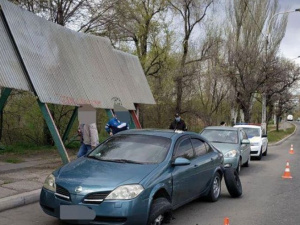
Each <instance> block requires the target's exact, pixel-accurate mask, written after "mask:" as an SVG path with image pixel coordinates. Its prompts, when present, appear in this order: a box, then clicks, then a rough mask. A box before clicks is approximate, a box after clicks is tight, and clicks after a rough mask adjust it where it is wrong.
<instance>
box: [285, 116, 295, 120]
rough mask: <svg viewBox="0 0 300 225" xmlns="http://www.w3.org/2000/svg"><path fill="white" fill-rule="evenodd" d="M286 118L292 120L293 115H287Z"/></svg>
mask: <svg viewBox="0 0 300 225" xmlns="http://www.w3.org/2000/svg"><path fill="white" fill-rule="evenodd" d="M286 119H287V121H293V120H294V117H293V115H288V116H287V118H286Z"/></svg>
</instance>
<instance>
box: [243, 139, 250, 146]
mask: <svg viewBox="0 0 300 225" xmlns="http://www.w3.org/2000/svg"><path fill="white" fill-rule="evenodd" d="M248 144H250V141H249V140H248V139H243V140H242V145H248Z"/></svg>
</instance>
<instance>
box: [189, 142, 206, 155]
mask: <svg viewBox="0 0 300 225" xmlns="http://www.w3.org/2000/svg"><path fill="white" fill-rule="evenodd" d="M192 145H193V147H194V150H195V154H196V156H201V155H204V154H206V147H205V145H204V142H203V141H201V140H199V139H195V138H193V139H192Z"/></svg>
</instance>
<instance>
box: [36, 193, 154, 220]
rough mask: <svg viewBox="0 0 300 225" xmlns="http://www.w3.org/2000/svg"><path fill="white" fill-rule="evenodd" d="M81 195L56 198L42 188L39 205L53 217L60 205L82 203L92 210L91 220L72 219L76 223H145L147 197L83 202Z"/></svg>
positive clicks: (57, 214)
mask: <svg viewBox="0 0 300 225" xmlns="http://www.w3.org/2000/svg"><path fill="white" fill-rule="evenodd" d="M83 199H84V196H83V195H75V194H71V200H70V201H67V200H63V199H60V198H57V197H56V196H55V195H54V192H52V191H49V190H47V189H44V188H43V189H42V191H41V195H40V205H41V207H42V209H43V211H44V212H45V213H46V214H48V215H50V216H53V217H56V218H60V205H82V206H86V207H87V208H89V209H91V210H93V211H94V212H95V213H96V217H95V219H94V220H92V221H80V220H78V221H72V223H74V222H76V223H77V224H102V225H109V224H114V225H128V224H139V225H143V224H146V223H147V219H148V202H149V201H148V199H143V198H142V197H140V196H138V197H137V198H135V199H132V200H104V201H103V202H102V203H100V204H87V203H83V202H82V201H83Z"/></svg>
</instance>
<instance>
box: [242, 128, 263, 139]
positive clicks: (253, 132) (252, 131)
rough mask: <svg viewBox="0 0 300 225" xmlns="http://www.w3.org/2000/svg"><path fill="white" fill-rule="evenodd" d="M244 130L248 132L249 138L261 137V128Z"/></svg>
mask: <svg viewBox="0 0 300 225" xmlns="http://www.w3.org/2000/svg"><path fill="white" fill-rule="evenodd" d="M243 129H244V131H245V132H246V134H247V136H248V138H252V137H260V129H259V128H250V127H244V128H243Z"/></svg>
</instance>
